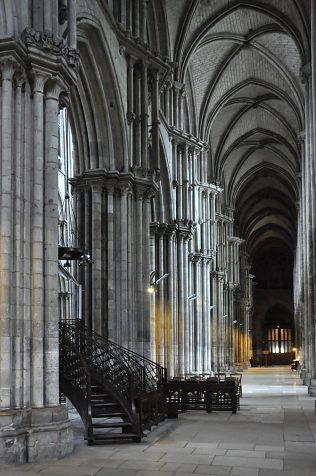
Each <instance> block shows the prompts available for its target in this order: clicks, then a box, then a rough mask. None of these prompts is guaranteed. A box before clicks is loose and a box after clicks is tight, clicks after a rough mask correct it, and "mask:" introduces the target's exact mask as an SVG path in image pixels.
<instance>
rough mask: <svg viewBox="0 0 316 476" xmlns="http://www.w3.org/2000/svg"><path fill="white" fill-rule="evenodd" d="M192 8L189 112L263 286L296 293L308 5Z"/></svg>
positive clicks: (187, 31) (183, 34)
mask: <svg viewBox="0 0 316 476" xmlns="http://www.w3.org/2000/svg"><path fill="white" fill-rule="evenodd" d="M186 6H187V8H186V10H185V12H184V13H183V15H182V21H181V22H180V25H179V28H178V32H179V34H178V36H177V42H176V45H175V54H176V59H177V60H178V70H177V74H178V79H179V81H183V82H185V83H186V84H187V83H192V90H193V91H194V94H195V97H194V100H192V97H191V96H192V93H191V91H190V92H189V94H188V98H189V101H188V104H194V107H193V108H192V107H191V110H190V114H191V115H192V117H194V122H195V123H196V124H197V132H198V136H199V137H201V138H202V139H203V140H204V141H206V142H207V143H208V144H209V179H210V180H211V181H214V182H215V183H217V184H219V185H221V186H222V187H223V189H224V192H223V206H224V208H225V206H226V207H228V209H229V210H231V209H233V210H234V218H235V234H236V235H237V236H240V237H241V238H243V239H244V240H245V243H244V249H245V252H246V254H247V256H248V262H249V264H250V265H251V266H252V272H253V273H254V274H255V275H256V277H255V280H256V281H257V282H258V287H259V288H260V287H261V288H265V289H277V288H280V287H282V286H284V288H285V289H289V288H290V289H291V288H292V285H291V282H292V281H291V278H290V279H289V276H292V275H293V251H294V249H295V244H296V233H297V230H296V220H297V201H298V176H299V174H300V171H301V148H300V141H299V136H300V133H301V131H302V130H304V127H305V126H304V107H305V104H304V94H305V90H304V88H305V84H304V82H303V81H302V74H301V71H302V67H303V66H304V65H305V64H306V63H307V62H308V61H309V50H308V37H307V35H305V32H306V28H305V20H304V5H303V3H302V2H296V1H294V0H287V1H285V0H280V1H276V0H270V1H265V2H260V1H251V2H250V1H216V0H211V1H210V0H201V1H191V2H189V1H188V2H187V5H186ZM169 13H170V12H169ZM189 78H190V81H189ZM191 122H193V121H191ZM192 133H194V131H192ZM278 256H279V259H277V257H278ZM264 263H265V265H264ZM273 263H274V264H273ZM272 264H273V265H272ZM269 266H270V268H271V270H272V271H271V276H270V278H271V279H270V278H269ZM276 267H277V269H278V271H276V270H275V268H276ZM262 268H264V269H265V273H262V272H261V271H262ZM272 268H273V269H272ZM278 273H280V274H281V276H280V277H279V278H278V279H276V278H275V275H277V274H278ZM272 275H273V276H274V277H273V276H272ZM276 304H277V303H276Z"/></svg>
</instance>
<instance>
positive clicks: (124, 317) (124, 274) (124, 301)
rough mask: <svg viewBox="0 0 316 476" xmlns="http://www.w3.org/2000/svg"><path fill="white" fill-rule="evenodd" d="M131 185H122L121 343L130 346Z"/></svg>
mask: <svg viewBox="0 0 316 476" xmlns="http://www.w3.org/2000/svg"><path fill="white" fill-rule="evenodd" d="M129 192H130V189H129V187H127V186H123V187H121V223H120V230H121V233H120V236H121V238H120V240H121V296H120V299H121V332H120V334H121V344H122V345H123V346H128V328H127V325H126V323H127V322H128V286H129V285H130V283H129V280H128V228H127V226H128V213H129V211H128V193H129Z"/></svg>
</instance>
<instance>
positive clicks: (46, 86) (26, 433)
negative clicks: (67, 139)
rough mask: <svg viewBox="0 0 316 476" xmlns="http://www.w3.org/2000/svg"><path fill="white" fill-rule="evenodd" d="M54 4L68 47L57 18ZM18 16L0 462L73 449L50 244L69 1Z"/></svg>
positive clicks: (9, 60)
mask: <svg viewBox="0 0 316 476" xmlns="http://www.w3.org/2000/svg"><path fill="white" fill-rule="evenodd" d="M62 4H63V5H64V6H65V9H66V10H67V18H68V20H67V26H68V35H67V41H66V42H65V41H63V40H62V37H61V34H60V29H61V28H63V27H62V26H61V24H60V22H59V20H60V19H59V20H58V13H59V8H60V7H61V6H62ZM13 6H14V5H12V8H13ZM21 8H22V10H21V12H19V13H21V14H24V13H25V15H24V17H23V20H21V21H19V22H16V24H15V26H16V27H17V26H19V27H21V30H22V29H23V32H22V31H20V32H17V31H15V32H14V36H12V38H13V37H14V38H15V37H16V34H20V35H21V40H20V42H16V43H14V42H13V40H12V42H11V43H10V50H9V51H8V52H6V51H4V50H3V49H2V56H1V62H0V70H1V88H0V111H1V113H0V134H1V140H0V143H1V160H0V165H1V190H0V205H1V206H0V248H1V260H0V276H1V280H0V329H1V330H0V349H1V358H0V456H1V461H2V457H3V461H4V462H5V463H22V462H25V461H39V460H41V459H42V458H43V457H45V455H47V454H48V453H49V457H51V458H58V457H62V456H64V455H66V454H67V453H69V452H71V451H72V448H73V435H72V430H71V426H70V422H69V420H68V413H67V409H65V407H64V406H61V405H60V403H59V372H58V367H59V349H58V325H59V316H58V261H57V246H56V244H57V243H58V113H59V108H60V104H61V102H60V99H61V97H62V95H64V94H67V93H68V90H69V87H70V85H71V84H73V83H74V82H75V72H74V70H73V68H72V66H70V56H71V54H72V52H73V51H75V50H72V48H75V46H76V1H75V0H64V1H63V2H60V1H57V0H54V1H45V2H43V1H39V0H34V2H33V4H32V8H30V7H29V8H28V9H25V8H24V6H23V7H21ZM26 10H27V11H26ZM25 26H27V28H26V30H25V29H24V28H25ZM58 38H59V43H60V48H59V47H58V46H57V45H58V44H59V43H58V41H57V40H58ZM55 40H56V44H55V46H54V48H55V49H54V56H53V57H51V56H50V54H49V53H47V52H45V55H43V47H44V44H45V45H46V46H47V44H48V43H49V44H50V45H52V44H53V42H54V41H55ZM21 41H24V42H25V45H24V47H23V48H21ZM30 45H31V46H30ZM65 46H66V48H65ZM58 48H59V49H58ZM30 50H31V52H30ZM62 55H63V60H64V61H63V66H60V64H61V62H59V57H60V56H62ZM68 55H69V57H68ZM57 63H58V64H59V67H57ZM57 71H58V72H57ZM39 434H40V436H39ZM48 448H49V450H48Z"/></svg>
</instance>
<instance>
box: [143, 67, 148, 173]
mask: <svg viewBox="0 0 316 476" xmlns="http://www.w3.org/2000/svg"><path fill="white" fill-rule="evenodd" d="M141 157H142V159H141V165H142V167H143V168H145V169H147V168H148V75H147V65H146V64H145V63H144V62H142V65H141Z"/></svg>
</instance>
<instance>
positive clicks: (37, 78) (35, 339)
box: [31, 72, 57, 407]
mask: <svg viewBox="0 0 316 476" xmlns="http://www.w3.org/2000/svg"><path fill="white" fill-rule="evenodd" d="M46 80H47V75H43V74H42V73H39V72H38V73H34V84H33V111H34V113H33V122H34V138H35V140H34V149H33V157H34V159H33V203H32V238H31V239H32V252H31V270H32V271H31V272H32V379H33V382H32V388H33V401H32V406H33V407H42V406H43V405H44V388H43V384H44V368H43V362H44V349H43V345H44V307H43V305H44V292H43V273H44V269H43V264H44V251H43V241H44V236H43V233H44V216H43V201H44V195H43V186H44V185H43V176H44V167H43V157H44V84H45V81H46ZM56 243H57V241H56ZM56 243H55V244H56Z"/></svg>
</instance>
